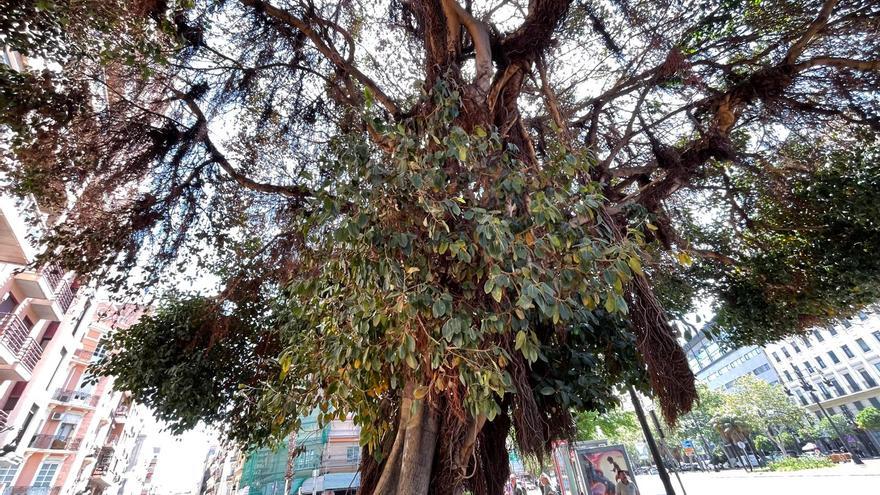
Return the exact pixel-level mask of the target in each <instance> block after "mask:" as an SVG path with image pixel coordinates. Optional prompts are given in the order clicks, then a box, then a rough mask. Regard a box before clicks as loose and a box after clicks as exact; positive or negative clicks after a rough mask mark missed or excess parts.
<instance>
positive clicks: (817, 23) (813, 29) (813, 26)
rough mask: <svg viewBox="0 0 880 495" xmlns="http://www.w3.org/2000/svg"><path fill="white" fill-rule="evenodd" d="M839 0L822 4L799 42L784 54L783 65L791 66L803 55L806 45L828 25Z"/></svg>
mask: <svg viewBox="0 0 880 495" xmlns="http://www.w3.org/2000/svg"><path fill="white" fill-rule="evenodd" d="M838 1H839V0H825V3H824V4H822V9H821V10H819V15H818V16H816V19H815V20H813V22H812V23H810V26H809V27H807V30H806V32H804V34H803V36H801V37H800V39H799V40H797V41H796V42H795V44H793V45H791V48H789V49H788V53H786V54H785V62H784V63H785V64H793V63H794V62H795V61H796V60H797V58H798V57H800V56H801V54H802V53H804V50H805V49H806V48H807V45H808V44H809V43H810V41H811V40H812V39H813V37H814V36H816V34H818V33H819V31H821V30H822V29H824V28H825V25H826V24H828V18H829V17H830V16H831V11H832V10H834V7H835V6H837V2H838Z"/></svg>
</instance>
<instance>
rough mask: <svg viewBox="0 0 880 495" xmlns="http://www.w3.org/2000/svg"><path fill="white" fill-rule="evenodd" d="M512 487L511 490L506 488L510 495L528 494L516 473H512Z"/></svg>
mask: <svg viewBox="0 0 880 495" xmlns="http://www.w3.org/2000/svg"><path fill="white" fill-rule="evenodd" d="M508 486H509V487H510V491H509V492H508V491H507V490H504V493H509V494H510V495H527V494H526V491H525V489H523V487H521V486H519V484H517V479H516V475H515V474H511V475H510V483H509V484H508Z"/></svg>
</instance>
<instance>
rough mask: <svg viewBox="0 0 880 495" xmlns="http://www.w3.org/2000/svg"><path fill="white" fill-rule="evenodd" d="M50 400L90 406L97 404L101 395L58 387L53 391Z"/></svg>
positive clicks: (76, 405) (74, 405)
mask: <svg viewBox="0 0 880 495" xmlns="http://www.w3.org/2000/svg"><path fill="white" fill-rule="evenodd" d="M52 400H53V401H55V402H59V403H61V404H64V405H69V406H73V407H88V408H92V407H95V406H97V405H98V401H99V400H101V396H100V395H92V394H90V393H88V392H85V391H83V390H71V389H62V388H59V389H58V390H56V391H55V394H54V395H52Z"/></svg>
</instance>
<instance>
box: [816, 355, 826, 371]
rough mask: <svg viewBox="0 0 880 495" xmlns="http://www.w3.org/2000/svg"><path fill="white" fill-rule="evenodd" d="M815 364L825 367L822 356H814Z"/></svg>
mask: <svg viewBox="0 0 880 495" xmlns="http://www.w3.org/2000/svg"><path fill="white" fill-rule="evenodd" d="M816 364H818V365H819V368H821V369H823V370H824V369H825V361H823V360H822V356H816Z"/></svg>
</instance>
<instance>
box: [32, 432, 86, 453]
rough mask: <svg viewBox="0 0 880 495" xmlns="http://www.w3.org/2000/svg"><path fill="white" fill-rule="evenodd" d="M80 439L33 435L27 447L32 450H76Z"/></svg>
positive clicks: (80, 441)
mask: <svg viewBox="0 0 880 495" xmlns="http://www.w3.org/2000/svg"><path fill="white" fill-rule="evenodd" d="M81 443H82V438H70V437H67V438H64V437H58V436H55V435H34V437H33V438H31V443H30V444H29V445H28V446H29V447H31V448H33V449H50V450H77V449H79V445H80V444H81Z"/></svg>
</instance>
